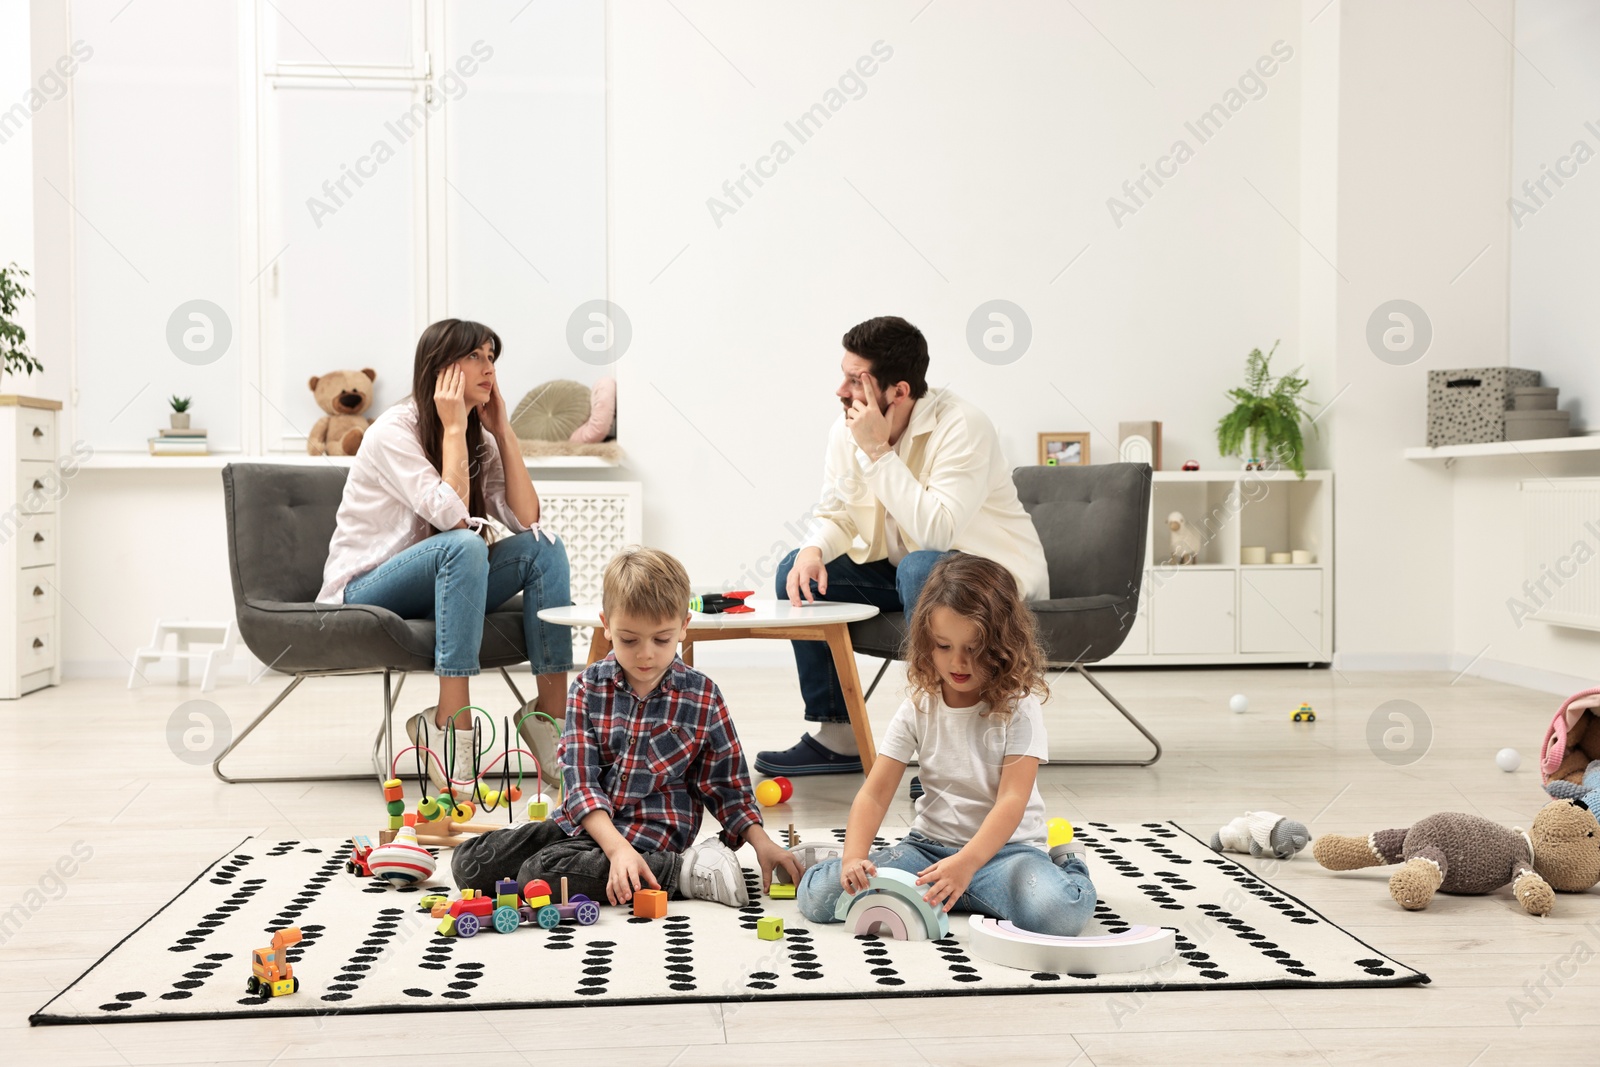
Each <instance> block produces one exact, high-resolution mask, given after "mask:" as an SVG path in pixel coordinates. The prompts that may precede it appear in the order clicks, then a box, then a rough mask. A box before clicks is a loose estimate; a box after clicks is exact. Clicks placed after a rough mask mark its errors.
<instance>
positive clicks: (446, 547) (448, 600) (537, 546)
mask: <svg viewBox="0 0 1600 1067" xmlns="http://www.w3.org/2000/svg"><path fill="white" fill-rule="evenodd" d="M571 587H572V575H571V572H570V570H569V569H568V563H567V547H566V546H565V545H564V544H562V543H561V542H560V540H556V541H555V542H551V541H550V540H548V539H547V538H541V537H539V536H537V535H536V534H534V533H533V532H532V531H528V532H525V533H519V534H515V535H513V536H511V537H506V538H502V539H501V540H499V541H496V542H495V543H494V544H493V545H486V544H484V542H483V538H481V537H479V536H478V535H477V534H476V533H474V532H473V531H472V530H465V529H463V530H446V531H444V532H443V533H437V534H434V535H433V536H432V537H429V538H428V539H427V540H425V541H419V542H418V543H417V544H414V545H412V546H411V547H410V548H408V549H406V550H405V551H403V552H399V553H396V554H395V555H394V556H393V557H391V558H389V559H387V560H385V561H384V562H382V563H380V564H378V565H377V566H376V567H374V568H372V570H370V571H367V572H366V573H365V574H362V575H359V576H357V577H355V578H352V579H351V580H350V582H349V584H348V585H346V586H345V588H344V602H345V603H346V604H373V605H376V606H378V607H382V608H388V609H389V610H390V611H392V612H394V613H395V614H396V615H399V616H400V617H401V618H403V619H432V620H433V622H434V638H433V645H434V666H433V673H434V674H437V675H442V676H449V677H456V676H465V675H474V674H477V673H478V650H479V649H480V648H481V647H482V645H483V620H484V618H485V616H486V615H487V613H488V612H489V611H490V610H491V609H493V608H497V607H499V606H500V605H501V604H504V603H505V602H506V601H508V600H510V599H511V598H512V597H514V596H516V595H517V594H518V593H521V594H522V632H523V634H524V636H525V639H526V643H527V649H528V663H529V664H530V665H531V666H532V667H533V673H534V674H555V673H560V672H563V671H570V670H575V669H576V667H575V666H574V664H573V662H572V629H571V628H570V627H567V626H556V625H554V624H552V623H547V622H541V621H539V612H540V610H542V609H544V608H551V607H561V606H563V605H566V604H570V603H572V590H571Z"/></svg>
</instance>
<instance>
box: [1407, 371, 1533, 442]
mask: <svg viewBox="0 0 1600 1067" xmlns="http://www.w3.org/2000/svg"><path fill="white" fill-rule="evenodd" d="M1538 384H1539V372H1538V371H1536V370H1522V369H1521V368H1519V367H1468V368H1465V369H1463V370H1431V371H1429V372H1428V447H1429V448H1437V447H1438V446H1439V445H1473V444H1479V443H1481V442H1484V441H1504V440H1505V434H1506V429H1505V414H1506V412H1507V411H1509V410H1511V403H1512V399H1513V395H1512V390H1513V389H1516V388H1519V387H1523V386H1530V385H1538Z"/></svg>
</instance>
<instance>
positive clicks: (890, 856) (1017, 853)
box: [795, 830, 1095, 937]
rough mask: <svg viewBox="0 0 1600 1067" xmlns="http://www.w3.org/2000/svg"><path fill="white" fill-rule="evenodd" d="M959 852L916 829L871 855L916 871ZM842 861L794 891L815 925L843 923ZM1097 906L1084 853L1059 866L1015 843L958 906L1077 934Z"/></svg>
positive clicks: (821, 867) (827, 864) (823, 867)
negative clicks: (839, 914)
mask: <svg viewBox="0 0 1600 1067" xmlns="http://www.w3.org/2000/svg"><path fill="white" fill-rule="evenodd" d="M960 851H961V850H960V849H959V848H954V847H952V846H950V845H941V844H939V843H938V842H936V841H934V840H932V839H931V838H928V837H925V836H923V835H922V834H920V833H918V832H917V831H915V830H912V831H911V832H910V833H908V834H906V836H905V837H904V838H903V839H901V840H900V841H899V843H897V844H893V845H890V846H889V847H888V848H881V849H879V850H878V851H876V852H873V853H870V854H869V855H868V856H867V859H869V860H871V861H872V863H873V865H874V866H877V867H896V868H899V869H900V870H902V871H910V872H911V873H912V874H916V873H917V872H918V871H920V870H922V869H924V868H926V867H931V866H932V865H933V864H935V863H937V862H939V861H940V860H942V859H945V858H946V857H949V856H954V855H955V854H956V853H957V852H960ZM842 865H843V864H842V863H841V861H839V860H837V859H831V860H823V861H822V862H821V863H818V864H816V865H815V866H813V867H810V868H809V869H807V871H806V873H805V874H803V875H801V877H800V887H799V889H798V890H797V891H796V893H795V903H796V904H798V905H799V907H800V914H801V915H804V916H805V917H806V918H807V919H809V920H810V921H812V922H814V923H831V922H837V921H838V920H836V919H835V918H834V917H833V909H834V907H835V906H836V905H837V904H838V903H839V896H840V894H842V893H843V892H844V887H843V886H841V885H840V884H839V869H840V867H841V866H842ZM1094 904H1095V892H1094V883H1093V882H1091V881H1090V880H1089V868H1088V867H1086V866H1084V863H1083V859H1082V858H1081V857H1080V856H1078V855H1076V854H1074V855H1072V856H1071V857H1069V858H1068V859H1067V861H1066V862H1065V863H1062V864H1061V865H1060V866H1057V865H1056V864H1054V863H1052V862H1050V857H1049V855H1048V854H1046V853H1045V852H1044V851H1043V850H1041V849H1037V848H1035V847H1033V846H1032V845H1027V844H1022V843H1020V842H1013V843H1011V844H1007V845H1005V846H1003V847H1002V848H1001V849H1000V851H999V852H996V853H995V854H994V858H993V859H991V860H990V861H989V862H988V863H985V864H984V865H983V866H982V867H979V868H978V871H977V873H976V874H974V875H973V876H972V882H971V884H969V885H968V886H967V891H966V892H965V893H963V894H961V899H959V900H957V901H956V906H955V910H956V911H968V912H976V913H977V914H979V915H989V916H993V917H994V918H996V919H1010V920H1011V921H1012V922H1013V923H1015V924H1016V925H1017V926H1019V927H1021V928H1022V929H1024V930H1031V931H1033V932H1034V933H1036V934H1053V935H1055V936H1057V937H1077V936H1078V934H1079V933H1080V932H1081V931H1082V930H1083V928H1084V926H1085V925H1086V924H1087V923H1088V922H1089V919H1090V918H1091V917H1092V916H1093V915H1094Z"/></svg>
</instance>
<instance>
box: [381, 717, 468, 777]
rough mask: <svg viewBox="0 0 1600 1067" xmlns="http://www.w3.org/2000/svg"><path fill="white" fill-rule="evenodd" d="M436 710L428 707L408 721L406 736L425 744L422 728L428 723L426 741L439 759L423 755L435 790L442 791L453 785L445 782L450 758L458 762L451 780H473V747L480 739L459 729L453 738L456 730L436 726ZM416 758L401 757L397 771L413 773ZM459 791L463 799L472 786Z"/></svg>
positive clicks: (412, 756)
mask: <svg viewBox="0 0 1600 1067" xmlns="http://www.w3.org/2000/svg"><path fill="white" fill-rule="evenodd" d="M434 710H435V709H434V708H428V709H426V710H425V711H419V712H417V714H415V715H413V716H411V718H409V719H407V720H406V736H407V737H409V738H411V743H412V744H413V745H421V744H422V743H423V740H421V739H422V738H423V729H422V725H423V723H427V736H426V741H427V744H428V747H429V748H431V749H433V751H434V754H435V755H437V756H438V757H439V758H438V759H434V758H433V757H431V756H429V755H427V753H423V762H424V763H425V764H426V765H427V768H428V780H429V781H430V782H432V783H433V788H434V790H435V791H440V792H442V791H443V790H444V789H445V787H446V786H447V785H448V784H449V783H447V782H446V781H444V777H443V773H444V772H443V768H444V762H443V761H444V760H445V758H446V757H447V756H450V757H453V760H452V762H453V763H454V766H453V767H452V768H451V770H450V777H452V778H454V779H455V780H456V781H457V782H470V781H471V780H472V747H473V744H474V743H475V740H476V738H475V737H474V735H473V731H471V730H456V731H454V734H455V736H454V737H453V738H452V737H450V736H449V735H450V734H451V732H452V731H449V730H446V729H444V728H443V727H440V726H435V725H434V721H433V716H434ZM415 757H416V753H414V752H408V753H407V754H406V755H404V756H402V757H401V758H400V760H399V765H398V766H397V767H396V768H395V769H396V770H397V771H398V772H399V773H401V774H406V773H408V772H411V771H412V770H413V768H415V766H416V762H415ZM459 788H460V789H461V790H463V792H462V793H461V796H462V797H463V798H465V797H466V796H467V794H468V793H470V792H471V787H470V786H468V785H462V786H460V787H459Z"/></svg>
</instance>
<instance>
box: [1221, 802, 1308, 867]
mask: <svg viewBox="0 0 1600 1067" xmlns="http://www.w3.org/2000/svg"><path fill="white" fill-rule="evenodd" d="M1310 840H1311V831H1310V830H1307V829H1306V824H1305V823H1303V822H1295V821H1294V820H1293V819H1286V818H1284V817H1283V816H1282V815H1279V814H1278V813H1277V812H1273V811H1247V812H1245V813H1244V814H1243V815H1241V816H1239V817H1238V818H1237V819H1235V820H1233V821H1232V822H1230V823H1229V824H1228V825H1226V826H1224V827H1223V828H1222V829H1220V830H1218V831H1217V832H1216V833H1214V834H1212V835H1211V851H1213V852H1222V851H1223V850H1227V851H1229V852H1248V853H1250V855H1252V856H1256V857H1261V856H1276V857H1277V858H1278V859H1280V860H1286V859H1288V858H1289V857H1291V856H1293V855H1294V854H1295V853H1297V852H1299V851H1300V850H1301V849H1303V848H1305V847H1306V844H1307V843H1308V842H1310Z"/></svg>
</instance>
